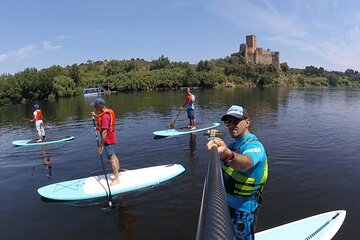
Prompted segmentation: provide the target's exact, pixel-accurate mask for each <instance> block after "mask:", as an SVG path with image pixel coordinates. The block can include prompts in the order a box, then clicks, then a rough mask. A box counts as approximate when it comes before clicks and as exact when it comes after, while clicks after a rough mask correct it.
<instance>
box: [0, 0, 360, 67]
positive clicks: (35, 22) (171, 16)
mask: <svg viewBox="0 0 360 240" xmlns="http://www.w3.org/2000/svg"><path fill="white" fill-rule="evenodd" d="M0 9H1V14H0V74H2V73H10V74H14V73H16V72H19V71H22V70H24V69H25V68H26V67H35V68H37V69H39V70H40V69H42V68H47V67H50V66H52V65H60V66H66V65H72V64H74V63H77V64H79V63H85V62H87V61H88V60H92V61H98V60H105V59H107V60H111V59H118V60H122V59H131V58H143V59H145V60H149V61H151V60H154V59H158V58H159V57H160V56H161V55H164V56H165V57H168V58H169V60H170V61H187V62H190V63H197V62H198V61H200V60H210V59H216V58H223V57H226V56H229V55H230V54H231V53H234V52H237V51H238V50H239V45H240V44H241V43H244V42H245V36H246V35H256V37H257V46H258V47H261V48H264V49H268V48H269V49H271V50H273V51H279V52H280V61H281V62H287V63H288V65H289V67H296V68H304V67H306V66H310V65H313V66H316V67H324V68H325V69H326V70H336V71H345V70H346V69H349V68H350V69H354V70H360V66H359V61H360V2H358V1H355V0H284V1H280V0H177V1H175V0H129V1H128V0H104V1H99V0H61V1H60V0H32V1H27V0H23V1H20V0H1V1H0Z"/></svg>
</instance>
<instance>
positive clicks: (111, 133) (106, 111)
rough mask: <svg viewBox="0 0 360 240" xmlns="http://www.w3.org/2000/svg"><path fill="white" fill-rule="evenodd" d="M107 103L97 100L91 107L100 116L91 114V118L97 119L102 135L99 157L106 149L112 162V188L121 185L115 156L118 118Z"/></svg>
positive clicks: (118, 165)
mask: <svg viewBox="0 0 360 240" xmlns="http://www.w3.org/2000/svg"><path fill="white" fill-rule="evenodd" d="M105 104H106V102H105V100H104V99H103V98H97V99H95V100H94V102H92V103H91V104H90V105H91V106H93V107H94V108H95V109H96V110H97V111H99V112H100V114H98V115H97V114H96V113H95V112H91V116H93V117H96V119H97V131H99V133H100V142H99V147H98V153H99V155H101V154H102V152H103V150H104V148H105V153H106V157H107V159H108V160H109V162H110V165H111V168H112V171H113V174H114V177H115V179H114V180H113V181H112V182H111V183H110V186H113V185H116V184H119V183H120V177H119V176H120V174H119V170H120V162H119V159H118V158H117V156H116V154H115V144H116V134H115V123H116V117H115V113H114V111H113V110H112V109H110V108H107V107H106V106H105Z"/></svg>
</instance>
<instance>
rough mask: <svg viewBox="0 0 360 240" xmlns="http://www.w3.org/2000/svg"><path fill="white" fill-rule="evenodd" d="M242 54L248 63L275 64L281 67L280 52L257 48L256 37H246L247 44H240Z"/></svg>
mask: <svg viewBox="0 0 360 240" xmlns="http://www.w3.org/2000/svg"><path fill="white" fill-rule="evenodd" d="M240 54H241V55H242V56H244V58H245V61H246V63H255V64H257V63H262V64H273V65H275V66H276V67H280V56H279V55H280V54H279V52H272V51H271V50H270V49H267V50H264V49H262V48H257V47H256V36H255V35H248V36H246V43H242V44H240Z"/></svg>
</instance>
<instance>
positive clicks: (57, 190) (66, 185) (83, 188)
mask: <svg viewBox="0 0 360 240" xmlns="http://www.w3.org/2000/svg"><path fill="white" fill-rule="evenodd" d="M184 171H185V168H184V167H183V166H182V165H180V164H170V165H160V166H155V167H147V168H140V169H135V170H126V171H122V172H120V183H119V184H116V185H114V186H110V190H111V194H113V195H115V194H119V193H125V192H130V191H134V190H138V189H141V188H146V187H151V186H154V185H157V184H159V183H162V182H165V181H167V180H169V179H172V178H174V177H176V176H178V175H179V174H181V173H182V172H184ZM107 178H108V179H109V181H111V180H112V179H114V175H113V174H107ZM37 191H38V193H39V194H40V195H41V196H42V197H45V198H48V199H52V200H60V201H71V200H84V199H91V198H98V197H104V196H107V195H108V187H107V184H106V180H105V176H104V175H99V176H92V177H87V178H81V179H75V180H70V181H65V182H60V183H54V184H51V185H47V186H45V187H42V188H39V189H38V190H37Z"/></svg>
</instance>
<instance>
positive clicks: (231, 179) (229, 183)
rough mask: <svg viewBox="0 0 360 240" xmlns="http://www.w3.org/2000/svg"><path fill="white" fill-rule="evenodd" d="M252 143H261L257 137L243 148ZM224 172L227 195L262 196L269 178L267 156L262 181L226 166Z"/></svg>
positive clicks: (223, 168)
mask: <svg viewBox="0 0 360 240" xmlns="http://www.w3.org/2000/svg"><path fill="white" fill-rule="evenodd" d="M252 141H259V140H258V139H257V138H256V137H254V138H250V139H249V140H247V141H246V142H245V143H243V144H242V146H243V145H245V144H247V143H249V142H252ZM257 164H259V163H257ZM222 170H223V178H224V185H225V189H226V192H227V193H229V194H232V195H237V196H242V197H251V196H256V195H260V193H261V192H262V190H263V188H264V185H265V182H266V179H267V177H268V159H267V155H266V159H265V163H264V167H263V170H262V176H261V178H260V179H256V178H254V177H249V176H246V175H244V174H242V173H241V172H239V171H237V170H235V169H234V168H232V167H230V166H228V165H226V164H224V165H223V167H222Z"/></svg>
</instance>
